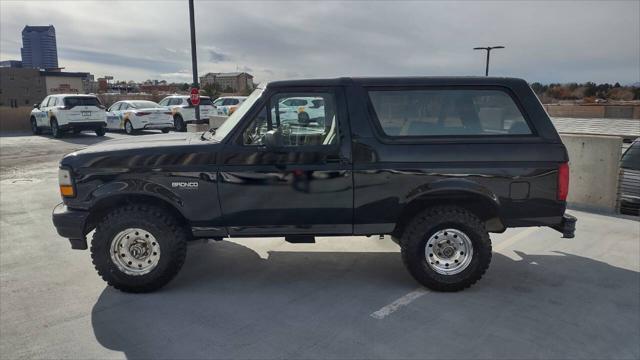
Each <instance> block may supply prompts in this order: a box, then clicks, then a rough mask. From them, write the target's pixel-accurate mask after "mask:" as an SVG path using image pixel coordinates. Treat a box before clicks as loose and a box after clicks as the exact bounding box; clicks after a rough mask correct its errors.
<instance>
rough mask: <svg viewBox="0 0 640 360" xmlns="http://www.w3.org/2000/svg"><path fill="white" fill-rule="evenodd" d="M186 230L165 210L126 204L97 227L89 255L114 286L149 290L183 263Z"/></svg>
mask: <svg viewBox="0 0 640 360" xmlns="http://www.w3.org/2000/svg"><path fill="white" fill-rule="evenodd" d="M186 252H187V232H186V231H185V229H184V228H183V227H182V226H180V225H179V224H178V223H177V221H176V219H175V218H174V217H173V216H172V215H171V214H169V213H168V212H166V211H165V210H163V209H161V208H157V207H153V206H125V207H121V208H118V209H116V210H114V211H112V212H111V213H109V214H108V215H107V216H106V217H105V218H104V219H103V220H102V221H101V222H100V223H99V224H98V226H97V227H96V231H95V233H94V235H93V240H92V242H91V257H92V259H93V264H94V266H95V268H96V270H97V271H98V274H99V275H100V276H101V277H102V279H104V281H106V282H107V283H108V284H109V285H111V286H113V287H114V288H116V289H118V290H121V291H124V292H132V293H141V292H151V291H154V290H157V289H159V288H161V287H162V286H164V285H165V284H167V283H168V282H169V281H170V280H171V279H173V277H175V276H176V274H177V273H178V271H179V270H180V268H181V267H182V265H183V264H184V260H185V256H186Z"/></svg>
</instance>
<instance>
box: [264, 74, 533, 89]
mask: <svg viewBox="0 0 640 360" xmlns="http://www.w3.org/2000/svg"><path fill="white" fill-rule="evenodd" d="M522 83H524V84H526V81H525V80H523V79H518V78H510V77H487V76H404V77H340V78H328V79H301V80H282V81H271V82H267V83H265V85H266V87H271V88H273V87H314V86H344V85H349V84H356V85H361V86H402V85H407V86H419V85H424V86H454V85H486V86H509V85H515V84H522Z"/></svg>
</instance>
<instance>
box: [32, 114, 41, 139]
mask: <svg viewBox="0 0 640 360" xmlns="http://www.w3.org/2000/svg"><path fill="white" fill-rule="evenodd" d="M30 121H31V132H33V135H40V134H41V133H42V131H41V130H40V128H39V127H38V123H37V122H36V118H35V117H31V120H30Z"/></svg>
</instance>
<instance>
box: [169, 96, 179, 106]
mask: <svg viewBox="0 0 640 360" xmlns="http://www.w3.org/2000/svg"><path fill="white" fill-rule="evenodd" d="M169 105H182V99H180V98H173V99H171V100H169Z"/></svg>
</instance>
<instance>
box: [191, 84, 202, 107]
mask: <svg viewBox="0 0 640 360" xmlns="http://www.w3.org/2000/svg"><path fill="white" fill-rule="evenodd" d="M191 103H192V104H193V106H198V105H200V89H198V88H192V89H191Z"/></svg>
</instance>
